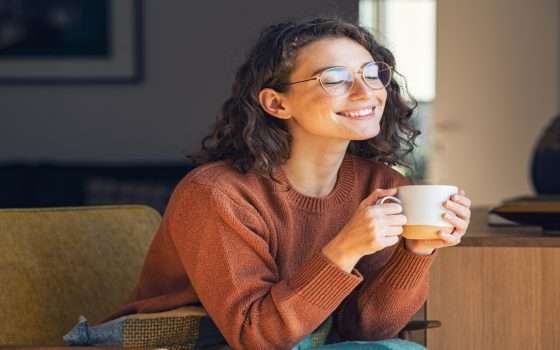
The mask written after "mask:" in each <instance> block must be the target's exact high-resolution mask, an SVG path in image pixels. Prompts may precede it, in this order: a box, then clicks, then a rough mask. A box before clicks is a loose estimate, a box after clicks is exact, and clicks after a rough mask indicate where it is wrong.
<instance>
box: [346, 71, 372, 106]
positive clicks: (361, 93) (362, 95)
mask: <svg viewBox="0 0 560 350" xmlns="http://www.w3.org/2000/svg"><path fill="white" fill-rule="evenodd" d="M374 94H375V91H374V90H373V89H372V88H370V87H369V86H368V85H367V84H366V82H365V81H364V78H363V76H362V74H360V72H358V73H354V82H353V84H352V88H351V89H350V94H349V96H350V99H352V100H361V99H369V98H371V97H372V96H373V95H374Z"/></svg>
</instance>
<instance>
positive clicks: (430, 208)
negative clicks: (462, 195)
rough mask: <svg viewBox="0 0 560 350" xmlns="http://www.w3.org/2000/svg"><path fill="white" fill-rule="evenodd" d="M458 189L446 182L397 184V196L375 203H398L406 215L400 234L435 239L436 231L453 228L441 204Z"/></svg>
mask: <svg viewBox="0 0 560 350" xmlns="http://www.w3.org/2000/svg"><path fill="white" fill-rule="evenodd" d="M458 191H459V189H458V188H457V187H456V186H448V185H409V186H401V187H399V188H398V194H397V197H393V196H387V197H383V198H381V199H379V200H378V201H377V203H376V204H383V203H385V201H387V200H393V201H395V202H397V203H400V204H401V206H402V207H403V214H404V215H405V216H406V218H407V221H406V225H404V226H403V237H405V238H408V239H437V238H438V232H439V231H444V232H448V233H449V232H451V231H453V225H452V224H450V223H449V222H447V221H445V220H444V218H443V214H444V213H446V212H449V210H448V209H446V208H445V207H443V204H444V203H445V202H446V201H447V200H448V199H450V198H451V196H452V195H454V194H456V193H458Z"/></svg>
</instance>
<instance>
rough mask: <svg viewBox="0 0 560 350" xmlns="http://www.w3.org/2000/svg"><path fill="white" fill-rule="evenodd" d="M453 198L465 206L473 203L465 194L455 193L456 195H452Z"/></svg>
mask: <svg viewBox="0 0 560 350" xmlns="http://www.w3.org/2000/svg"><path fill="white" fill-rule="evenodd" d="M451 200H452V201H455V202H457V203H460V204H462V205H464V206H465V207H470V206H471V204H472V203H471V200H470V199H469V198H468V197H466V196H464V195H461V194H455V195H453V196H451Z"/></svg>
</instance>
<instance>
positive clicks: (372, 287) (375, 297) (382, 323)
mask: <svg viewBox="0 0 560 350" xmlns="http://www.w3.org/2000/svg"><path fill="white" fill-rule="evenodd" d="M390 182H391V184H390V185H389V187H398V186H403V185H408V184H410V181H409V179H408V178H406V177H404V176H402V175H400V174H398V173H396V172H395V173H394V175H393V176H392V178H391V180H390ZM434 256H435V254H432V255H431V256H419V255H416V254H414V253H412V252H409V251H408V250H407V249H406V248H405V247H404V240H401V241H400V242H399V243H398V244H396V245H394V246H392V247H388V248H385V249H384V250H382V251H380V252H377V253H375V254H372V255H369V256H365V257H363V258H362V259H361V260H360V262H359V263H358V265H357V266H356V268H357V269H358V270H359V271H360V272H361V273H362V274H363V276H364V280H365V281H364V283H363V284H362V285H361V286H360V288H358V289H356V290H354V291H353V292H352V293H351V295H350V296H349V297H348V298H347V299H346V300H345V302H344V303H343V304H342V305H341V307H340V308H339V309H338V310H337V312H336V317H335V324H336V327H337V331H338V333H339V335H340V336H341V337H343V338H345V339H352V340H353V339H355V340H378V339H388V338H393V337H395V336H396V335H397V334H398V332H399V331H400V330H401V329H402V328H403V327H404V326H405V325H406V324H407V323H408V321H409V320H410V319H411V318H412V316H413V315H414V314H415V313H416V312H417V311H418V310H419V309H420V308H421V307H422V305H423V304H424V302H425V301H426V298H427V295H428V279H429V269H430V266H431V264H432V261H433V259H434Z"/></svg>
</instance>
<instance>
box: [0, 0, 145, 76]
mask: <svg viewBox="0 0 560 350" xmlns="http://www.w3.org/2000/svg"><path fill="white" fill-rule="evenodd" d="M42 3H43V5H42V6H43V8H41V10H40V11H39V10H37V4H38V2H36V0H0V23H1V22H3V23H8V21H7V20H4V21H2V15H3V14H4V15H5V17H7V18H8V19H10V16H11V18H16V19H17V20H18V21H19V22H18V23H16V24H18V25H19V27H22V28H24V29H25V30H26V31H25V30H22V32H24V33H31V35H28V36H27V37H24V38H25V39H26V41H24V40H20V42H17V44H18V45H12V46H9V45H6V42H8V44H9V43H10V42H9V41H7V40H4V42H2V41H0V44H2V43H4V45H0V84H135V83H139V82H141V81H143V79H144V60H143V40H144V38H143V36H144V35H143V34H144V33H143V19H144V18H143V17H144V13H143V1H142V0H79V1H78V0H71V1H69V0H48V1H42ZM18 6H19V7H18ZM45 6H47V7H45ZM48 6H50V7H48ZM57 6H58V7H57ZM12 7H13V8H12ZM16 7H18V8H16ZM60 9H62V10H60ZM51 10H52V11H51ZM57 10H58V12H57ZM65 11H66V14H65ZM72 11H74V12H72ZM14 13H15V14H16V15H13V14H14ZM68 13H70V14H72V13H74V14H77V15H76V16H75V17H76V18H77V19H74V22H73V23H72V22H71V24H72V25H73V27H71V26H70V25H67V26H66V27H68V28H69V29H68V30H66V31H64V30H65V27H64V24H65V23H68V22H69V21H71V20H72V18H71V17H70V16H69V15H68ZM86 13H87V14H86ZM6 14H8V15H7V16H6ZM47 16H49V17H47ZM47 21H49V22H48V23H47ZM37 23H38V24H37ZM44 23H47V24H48V25H51V23H54V25H52V26H53V27H55V28H54V30H52V31H51V32H52V33H53V34H52V35H51V36H47V35H45V34H44V33H45V32H47V33H50V32H48V31H45V28H46V29H50V28H49V27H48V26H46V25H44ZM58 24H60V25H58ZM56 25H58V27H56ZM14 28H17V26H14ZM60 28H62V29H60ZM1 29H2V28H0V30H1ZM4 29H5V28H4ZM8 29H10V28H8ZM11 32H15V33H17V31H15V30H14V29H12V30H11ZM4 33H10V30H4ZM33 35H35V37H34V36H33ZM21 37H23V36H21ZM5 38H6V37H5V36H4V39H5ZM61 38H62V39H61ZM0 39H2V38H0Z"/></svg>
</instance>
